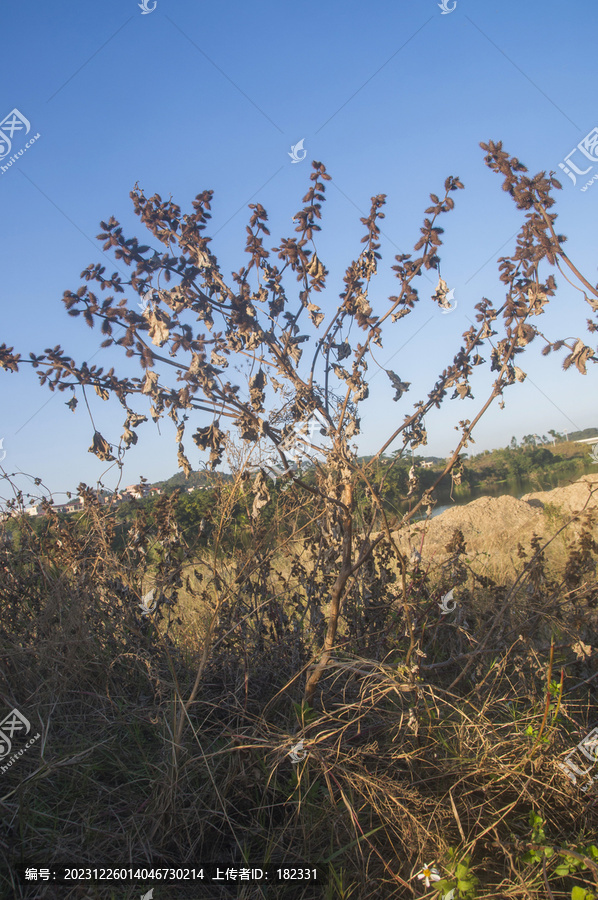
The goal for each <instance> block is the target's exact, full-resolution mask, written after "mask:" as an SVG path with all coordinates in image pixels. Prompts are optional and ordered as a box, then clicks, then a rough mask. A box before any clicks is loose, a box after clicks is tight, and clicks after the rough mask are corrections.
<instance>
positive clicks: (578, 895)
mask: <svg viewBox="0 0 598 900" xmlns="http://www.w3.org/2000/svg"><path fill="white" fill-rule="evenodd" d="M571 900H586V890H585V888H582V887H577V886H575V887H574V888H572V889H571Z"/></svg>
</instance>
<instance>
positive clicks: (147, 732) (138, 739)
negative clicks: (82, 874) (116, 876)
mask: <svg viewBox="0 0 598 900" xmlns="http://www.w3.org/2000/svg"><path fill="white" fill-rule="evenodd" d="M164 503H165V505H164V508H163V511H162V519H161V525H160V527H161V528H162V531H159V536H160V540H161V542H162V544H161V546H162V548H163V549H164V548H166V551H167V552H165V553H164V554H163V556H161V557H160V560H159V561H158V562H156V559H155V558H153V559H152V562H151V563H150V562H148V555H147V554H146V555H145V556H144V554H143V553H139V548H140V547H141V549H143V548H144V547H145V546H146V545H145V544H144V540H145V538H143V537H142V538H141V541H139V540H138V541H137V544H135V540H137V538H135V536H134V535H133V534H131V536H130V539H129V541H128V543H127V546H126V547H125V549H124V550H122V551H120V552H116V551H115V550H114V548H113V546H112V543H111V531H110V521H109V519H108V518H106V517H105V515H104V514H102V513H100V511H99V510H98V509H96V508H94V507H93V506H91V507H90V508H89V510H88V512H87V513H86V515H85V517H84V518H83V519H82V520H81V521H80V522H79V523H74V522H69V523H64V522H62V523H59V522H58V521H54V522H50V523H49V525H50V530H49V531H48V533H46V534H45V535H43V536H41V537H38V536H37V535H35V534H34V533H33V532H32V531H30V530H28V528H27V523H25V525H24V528H23V531H22V539H21V544H20V546H18V547H15V546H10V545H6V544H4V545H3V546H2V549H1V550H0V555H1V559H0V599H1V603H2V617H1V620H0V641H1V644H0V647H1V651H0V652H1V656H2V663H1V684H2V699H3V704H4V706H5V707H6V710H7V711H8V710H9V709H11V708H12V707H17V708H18V709H19V710H20V711H21V712H22V713H23V714H24V715H26V716H27V717H28V718H29V720H30V721H31V722H32V726H33V728H35V729H36V730H38V731H39V732H40V733H41V739H40V740H39V741H38V742H37V743H36V744H35V746H34V747H32V748H31V749H30V750H28V752H27V753H25V754H24V755H23V757H22V758H20V759H19V760H18V761H17V762H16V763H15V764H14V765H13V766H12V767H11V768H10V769H9V770H8V771H7V772H6V773H5V774H3V775H2V776H0V777H1V779H2V780H1V785H0V790H1V794H0V801H1V804H2V821H3V825H2V826H1V830H0V854H1V856H2V860H3V874H2V875H1V876H0V877H1V879H2V890H3V892H4V893H3V896H7V897H9V896H10V897H22V898H25V897H27V898H37V897H40V898H42V897H43V898H46V897H47V898H54V897H57V898H58V897H60V898H67V900H71V898H107V897H114V898H116V897H118V898H132V897H139V895H140V893H141V888H142V887H143V885H141V884H140V883H136V884H129V885H118V886H113V887H112V888H110V887H102V886H99V885H95V884H89V885H87V886H82V885H81V884H79V885H77V886H76V887H70V888H67V887H63V886H60V887H58V886H45V887H44V886H42V885H38V886H35V885H30V886H28V887H23V886H22V885H20V884H18V883H17V881H16V878H15V876H14V866H15V865H16V864H18V863H20V862H29V863H32V864H37V865H52V864H58V863H68V864H73V865H74V864H76V865H78V866H87V865H89V866H93V865H106V864H118V865H119V866H133V867H137V866H139V867H148V866H151V865H161V866H179V867H180V866H185V865H189V866H196V867H197V866H198V865H199V863H200V862H204V863H206V864H208V863H211V864H220V865H221V866H222V867H225V868H226V867H228V866H231V865H232V866H236V867H240V866H242V865H249V866H262V867H264V865H265V864H269V865H271V866H273V867H278V866H279V865H280V866H282V865H284V866H287V867H289V866H292V865H294V864H296V865H299V866H302V867H305V866H309V867H312V868H313V867H317V869H318V872H319V876H320V883H319V884H317V885H314V884H311V885H301V884H300V883H299V884H295V885H287V886H285V887H284V888H280V887H278V886H275V885H273V884H269V885H256V884H247V883H245V884H243V883H241V882H238V883H236V884H235V883H233V882H231V883H230V884H229V886H228V888H224V887H222V886H221V887H218V886H217V885H209V884H206V883H204V884H203V885H202V886H201V889H200V890H198V889H197V888H196V889H195V890H188V889H186V888H184V887H183V886H182V885H175V886H165V885H161V886H158V885H156V884H154V887H155V888H156V891H155V896H156V900H158V898H170V897H172V898H173V900H174V898H184V897H189V898H192V897H196V896H200V895H201V896H202V897H239V898H249V897H251V898H254V897H256V898H269V897H278V896H280V895H281V894H283V895H284V897H285V898H289V900H295V898H296V900H300V898H301V900H311V898H327V900H334V898H349V897H351V898H354V900H358V898H359V900H361V898H363V900H366V898H367V900H374V898H380V900H382V898H395V897H396V898H411V897H421V896H428V897H433V896H434V897H436V896H442V894H440V895H438V894H437V893H436V891H434V890H433V889H432V888H430V890H429V891H428V892H427V893H426V889H425V888H424V887H423V883H422V880H418V879H417V878H416V875H417V873H418V872H420V871H421V869H422V868H423V866H424V864H426V863H429V862H432V861H433V862H435V864H436V866H437V867H438V868H439V869H440V871H441V873H442V874H443V875H444V876H445V877H447V878H448V877H449V876H450V875H451V873H454V872H455V871H456V870H457V866H459V865H460V866H461V868H460V869H459V874H460V887H457V889H456V892H455V895H454V896H455V900H456V898H457V897H470V898H474V897H484V898H497V900H498V898H500V900H503V898H514V900H519V898H533V900H540V898H546V897H554V898H559V900H562V898H570V897H571V891H572V888H573V886H574V885H578V886H580V885H585V886H586V888H587V890H588V891H591V890H592V889H593V890H594V892H595V891H596V888H597V887H598V880H597V874H598V872H597V871H596V866H595V863H592V860H591V859H589V860H588V864H584V863H583V859H587V858H588V857H587V853H588V852H589V850H588V847H589V845H590V844H591V843H592V841H593V840H595V835H596V830H597V825H598V810H597V795H596V789H595V788H590V790H589V791H587V792H586V793H583V792H582V791H581V790H580V787H579V786H577V787H576V786H574V785H573V784H572V783H570V781H569V780H568V779H567V778H566V777H565V775H564V774H563V772H562V770H560V769H559V768H558V766H557V763H558V761H560V760H563V759H564V757H565V756H566V755H567V754H568V753H569V752H570V751H571V750H573V748H574V747H575V745H576V744H577V742H578V741H579V740H580V739H581V738H582V737H584V735H586V734H587V733H588V732H589V730H590V729H591V728H592V727H593V726H594V725H595V724H596V721H595V719H596V684H597V679H596V675H597V670H596V660H597V654H596V651H595V649H594V647H593V644H594V643H596V641H595V635H596V633H598V629H597V625H598V616H597V613H596V599H597V595H598V592H597V589H596V583H595V575H594V569H593V567H592V563H593V560H594V559H595V556H596V546H595V545H594V544H593V543H592V538H591V534H592V528H593V526H591V525H590V524H588V527H587V528H586V529H585V531H584V529H583V527H582V526H583V523H579V524H580V527H579V528H578V532H579V533H578V538H577V540H575V539H574V538H573V536H572V537H571V538H570V541H571V542H572V544H571V546H569V547H568V549H567V555H566V558H563V559H561V561H560V569H559V568H558V566H557V565H556V563H557V562H558V560H556V561H554V562H555V567H554V568H553V569H549V567H548V564H547V561H546V559H544V557H543V554H542V552H541V548H540V547H539V545H537V544H535V545H533V546H529V545H528V547H527V551H526V552H527V557H517V556H515V557H514V559H513V563H514V564H515V566H516V568H517V577H516V578H515V577H513V570H512V569H511V568H509V567H506V568H504V569H503V570H502V574H503V575H504V580H494V579H492V578H491V577H490V575H489V574H488V571H485V572H480V571H476V570H475V567H474V566H472V565H470V562H469V561H468V554H467V549H466V548H465V549H463V546H462V544H460V542H459V540H458V537H457V536H455V535H453V541H452V543H450V546H449V549H448V550H446V553H445V557H446V559H444V560H443V561H442V562H439V564H438V566H437V567H436V569H435V570H434V572H432V571H430V572H427V570H426V568H425V567H424V565H423V563H422V565H421V566H418V565H414V566H412V567H411V568H410V569H409V572H408V577H407V581H406V593H405V592H403V589H402V587H401V586H400V584H397V582H394V581H393V579H392V574H393V572H394V559H393V555H392V548H391V547H390V546H385V545H380V547H379V548H378V555H377V557H376V561H375V565H373V568H372V569H371V571H370V572H369V574H368V578H369V579H370V580H369V581H368V582H367V584H365V582H364V583H361V582H360V583H359V584H357V583H356V585H355V598H354V601H352V602H353V606H351V603H349V604H348V606H347V609H346V619H345V621H344V623H343V628H342V636H341V639H340V640H339V646H338V647H337V648H336V650H335V652H334V653H333V657H332V660H331V663H330V665H329V666H328V668H327V670H326V674H325V677H324V678H323V679H322V681H321V682H320V685H319V689H318V700H317V703H316V704H315V707H314V708H305V707H304V706H302V705H301V702H300V701H301V695H302V688H303V685H304V682H305V673H306V669H307V667H308V666H309V665H310V664H311V663H312V662H313V659H314V656H315V654H316V652H317V650H318V647H319V640H320V633H321V632H320V630H319V629H320V625H319V623H318V617H317V616H316V617H315V619H313V620H312V619H311V618H309V611H305V610H304V611H302V610H301V608H300V605H299V600H298V599H297V598H298V597H299V595H300V594H301V591H303V595H304V596H305V592H306V580H305V575H304V573H303V570H302V569H301V568H300V567H299V568H296V567H295V563H297V564H300V563H302V564H303V565H304V566H308V565H309V559H310V557H309V553H308V552H307V550H306V548H309V541H308V539H307V537H306V539H305V542H304V543H302V544H301V545H299V544H297V546H296V548H295V549H296V550H297V552H296V553H293V552H292V548H291V546H290V545H289V547H287V548H286V550H285V553H284V554H283V555H281V554H280V553H276V552H274V548H272V545H271V538H268V535H267V534H264V535H262V538H263V541H262V544H260V543H259V542H258V541H257V539H256V542H255V543H252V544H251V546H250V547H249V549H248V550H247V551H242V550H241V549H240V548H239V549H238V550H237V552H236V554H235V556H234V559H233V558H232V557H231V558H229V561H228V562H227V561H226V558H224V557H222V558H221V560H220V563H219V565H218V566H216V565H215V563H214V558H212V559H211V560H210V558H209V554H208V555H206V554H205V553H204V554H203V555H202V556H201V558H198V557H197V553H196V548H190V547H186V546H185V545H184V542H181V539H180V535H178V534H177V532H176V526H175V525H174V524H173V522H172V519H170V518H169V516H168V509H167V501H166V500H165V501H164ZM543 518H546V516H544V515H543ZM553 525H558V522H557V521H556V519H555V521H554V522H553V523H552V525H551V527H552V526H553ZM169 529H170V531H169ZM138 530H139V528H138ZM141 531H142V532H143V528H141ZM147 531H148V533H147V535H146V537H147V540H148V541H153V540H154V539H155V538H156V534H151V535H150V533H149V527H148V530H147ZM57 540H60V541H61V542H62V546H58V545H57V543H56V542H57ZM302 540H303V539H302ZM269 541H270V544H269V543H268V542H269ZM177 546H178V547H179V549H180V548H181V546H183V550H184V552H182V551H181V552H180V553H179V554H178V556H177V554H176V553H175V548H176V547H177ZM270 551H272V552H271V553H270V555H269V556H268V553H269V552H270ZM197 552H198V551H197ZM168 553H170V557H169V558H168V559H166V557H167V555H168ZM244 553H245V555H244ZM135 554H137V555H135ZM149 555H150V556H151V554H149ZM266 559H268V560H269V565H268V567H267V568H266V564H265V560H266ZM231 560H232V561H231ZM511 564H512V563H511ZM500 571H501V570H500V568H499V572H500ZM194 572H195V573H196V574H193V573H194ZM215 573H216V574H215ZM494 574H496V572H495V573H494ZM187 576H189V580H188V581H187V580H186V579H187ZM449 583H454V584H456V585H457V587H456V592H455V597H456V598H458V607H457V609H456V611H455V612H454V613H453V614H451V615H449V616H446V617H444V616H440V615H439V610H438V599H439V597H440V596H441V594H442V591H443V590H445V589H446V587H447V585H448V584H449ZM154 584H156V585H158V586H160V588H161V590H163V593H164V597H165V599H166V600H167V601H169V602H170V603H171V604H172V605H171V606H168V604H167V603H165V604H163V606H162V607H161V609H162V610H163V612H164V614H165V618H164V619H163V620H161V622H158V623H156V625H159V627H155V626H154V625H153V624H152V623H151V621H150V620H148V619H142V618H141V617H140V615H139V610H138V607H137V604H138V602H139V600H140V598H141V597H142V596H144V595H145V593H146V592H147V590H148V589H149V586H150V585H154ZM318 584H319V588H318V589H319V590H320V599H321V600H322V603H321V605H320V608H321V609H322V610H324V611H325V602H324V601H325V598H326V589H327V588H326V580H325V577H324V576H319V581H318ZM381 584H385V585H386V587H385V588H384V596H382V589H381V588H380V585H381ZM368 585H369V587H371V588H372V590H373V591H374V595H373V599H374V600H377V601H380V605H381V606H384V609H383V610H382V612H381V611H380V610H379V609H378V607H377V606H376V604H375V603H374V605H373V606H372V605H371V603H370V606H368V605H367V602H366V601H365V600H364V599H363V598H364V597H365V598H366V600H367V592H366V588H368ZM368 589H369V588H368ZM360 598H361V599H360ZM358 600H359V602H361V603H362V607H359V603H358ZM382 601H384V602H382ZM364 603H365V606H363V604H364ZM406 606H408V608H409V612H410V616H411V624H412V629H413V633H414V635H415V644H414V645H413V646H412V650H411V652H409V650H408V647H409V644H410V641H409V640H407V639H406V633H407V632H408V628H407V625H406V621H407V620H406ZM359 608H361V609H362V615H361V618H362V619H363V622H361V619H360V618H359V617H357V618H356V615H357V614H356V613H355V609H359ZM216 609H217V612H218V615H217V616H214V610H216ZM191 612H192V615H191ZM285 616H286V621H285ZM168 617H171V619H172V621H171V624H170V626H169V627H166V626H167V621H168ZM177 617H178V618H180V620H181V622H180V624H177V622H176V618H177ZM362 626H363V627H362ZM584 648H585V649H584ZM198 673H199V676H200V677H199V678H198ZM561 673H562V674H561ZM300 740H302V741H303V742H304V747H303V749H304V751H305V753H306V755H305V757H304V758H303V759H301V760H300V761H299V762H298V763H296V764H293V763H292V762H291V760H290V758H289V751H290V750H291V748H292V747H293V746H295V745H296V744H297V742H298V741H300ZM597 774H598V771H597ZM530 816H536V817H539V819H540V820H542V822H541V824H538V819H534V820H533V822H534V823H535V824H532V820H531V819H530ZM541 846H542V847H550V848H551V849H552V851H553V852H552V853H548V851H546V853H547V854H548V855H546V856H544V851H543V850H541V849H538V848H539V847H541ZM569 850H571V852H572V853H576V854H578V856H579V857H580V858H581V860H582V862H580V868H579V871H577V872H573V873H572V874H569V875H566V876H563V877H559V876H558V875H557V874H555V869H556V867H557V865H558V862H557V860H560V861H561V863H563V861H565V860H566V857H565V855H564V854H565V853H566V852H567V851H569ZM597 852H598V851H597ZM534 854H535V856H534ZM569 859H573V860H575V857H571V856H570V857H569ZM592 865H593V866H594V868H592ZM445 883H446V884H447V888H446V890H447V891H448V890H449V887H450V886H451V885H453V884H454V885H456V882H454V881H453V882H445ZM547 885H548V887H547ZM150 886H151V885H149V884H148V885H147V887H150ZM437 886H438V885H437ZM592 886H593V888H592Z"/></svg>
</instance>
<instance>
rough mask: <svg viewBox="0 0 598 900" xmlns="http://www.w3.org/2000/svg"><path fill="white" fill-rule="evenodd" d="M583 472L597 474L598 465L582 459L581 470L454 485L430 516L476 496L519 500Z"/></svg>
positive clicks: (571, 481)
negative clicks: (478, 485)
mask: <svg viewBox="0 0 598 900" xmlns="http://www.w3.org/2000/svg"><path fill="white" fill-rule="evenodd" d="M584 474H593V475H597V474H598V465H597V464H596V463H586V462H585V461H584V468H583V471H581V470H580V469H579V468H577V467H574V466H572V467H571V470H570V471H568V472H567V473H563V472H561V473H557V472H553V473H546V474H544V473H543V474H541V475H535V476H533V477H532V478H528V477H523V478H522V477H519V478H507V479H505V480H504V481H500V482H495V483H494V484H491V485H488V486H486V487H485V488H479V489H475V488H474V489H469V488H468V487H455V489H454V491H453V500H452V501H451V502H448V503H443V504H440V503H439V504H438V505H437V506H435V507H434V510H433V512H432V516H431V518H433V517H434V516H439V515H440V514H441V513H443V512H444V511H445V510H447V509H452V507H454V506H464V505H465V504H466V503H471V501H472V500H477V499H478V497H502V496H504V495H505V494H508V495H509V496H510V497H516V498H517V499H518V500H519V499H520V498H521V497H523V495H524V494H532V493H536V492H537V491H551V490H553V488H557V487H565V486H566V485H568V484H572V483H573V482H574V481H577V480H578V479H579V478H581V477H582V475H584ZM441 497H442V495H441ZM425 517H426V516H425V513H424V514H423V515H422V516H421V517H420V516H418V517H417V518H425Z"/></svg>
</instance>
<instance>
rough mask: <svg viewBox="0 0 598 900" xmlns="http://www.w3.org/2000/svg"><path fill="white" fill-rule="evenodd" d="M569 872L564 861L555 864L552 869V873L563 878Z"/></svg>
mask: <svg viewBox="0 0 598 900" xmlns="http://www.w3.org/2000/svg"><path fill="white" fill-rule="evenodd" d="M569 872H570V869H569V866H568V865H567V864H566V863H562V864H561V865H560V866H557V867H556V869H555V870H554V874H555V875H558V876H559V878H564V877H565V876H566V875H568V874H569Z"/></svg>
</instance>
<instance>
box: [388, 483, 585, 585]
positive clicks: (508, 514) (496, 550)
mask: <svg viewBox="0 0 598 900" xmlns="http://www.w3.org/2000/svg"><path fill="white" fill-rule="evenodd" d="M592 491H594V493H593V495H592ZM586 503H587V505H586ZM547 506H548V508H547V509H546V507H547ZM584 506H586V509H592V508H594V509H595V508H596V507H598V474H596V475H584V476H583V477H582V478H580V479H579V480H578V481H576V482H574V483H573V484H570V485H567V486H566V487H561V488H555V489H554V490H551V491H538V492H536V493H532V494H525V496H524V497H522V498H521V499H520V500H517V499H515V497H509V496H504V497H480V498H478V499H477V500H473V501H472V502H471V503H468V504H467V505H465V506H456V507H455V508H454V509H448V510H446V511H445V512H443V513H441V514H440V515H439V516H435V517H434V518H433V519H430V520H429V521H428V522H418V523H417V524H415V525H413V526H411V528H410V529H409V530H408V533H405V532H403V533H402V534H401V535H400V536H399V534H398V533H395V534H394V535H393V537H395V539H396V540H398V543H399V546H400V547H401V550H403V552H407V553H408V554H409V555H410V554H411V550H412V549H415V550H417V551H418V552H421V554H422V559H423V560H424V562H425V561H433V562H434V563H440V562H442V561H443V559H446V558H447V556H448V554H447V552H446V549H445V547H446V544H447V543H448V542H449V541H450V540H451V539H452V537H453V534H454V532H455V529H460V530H461V531H462V532H463V537H464V538H465V543H466V545H467V549H468V555H469V557H470V559H471V560H474V559H476V558H479V559H480V560H482V559H483V560H484V562H485V565H484V568H486V564H488V563H495V564H500V563H501V562H502V563H506V562H508V561H509V560H511V561H512V562H514V561H515V559H516V552H517V545H518V543H521V544H523V546H524V547H526V548H528V547H529V541H530V538H531V536H532V534H533V533H535V534H537V535H539V536H540V537H544V538H548V537H550V536H551V535H552V534H554V531H555V529H556V528H557V527H558V526H559V525H560V524H562V523H563V521H564V519H563V518H560V517H559V516H558V513H559V512H560V513H561V514H562V516H564V517H565V518H568V517H569V516H570V515H571V514H573V513H576V512H579V511H581V510H582V509H583V508H584ZM545 510H546V511H545ZM555 512H556V513H557V517H556V518H555V516H554V513H555ZM578 527H579V526H577V528H576V526H575V525H573V526H572V527H571V528H570V529H569V530H568V536H569V539H570V538H572V537H573V535H574V534H575V533H576V532H577V530H578ZM424 532H425V534H424ZM422 537H424V541H423V545H422Z"/></svg>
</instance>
